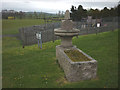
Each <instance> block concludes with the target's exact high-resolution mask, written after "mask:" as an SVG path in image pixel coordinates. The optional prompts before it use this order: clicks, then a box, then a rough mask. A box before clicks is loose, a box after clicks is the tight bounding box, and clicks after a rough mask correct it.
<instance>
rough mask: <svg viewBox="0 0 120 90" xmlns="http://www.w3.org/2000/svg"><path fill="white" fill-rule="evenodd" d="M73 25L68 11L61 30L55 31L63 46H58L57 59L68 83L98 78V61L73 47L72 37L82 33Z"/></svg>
mask: <svg viewBox="0 0 120 90" xmlns="http://www.w3.org/2000/svg"><path fill="white" fill-rule="evenodd" d="M73 25H74V24H73V22H72V20H70V13H69V11H68V10H66V13H65V18H64V20H62V24H61V28H57V29H55V30H54V33H55V35H57V36H60V38H61V45H58V46H56V58H57V59H58V62H59V64H60V67H61V68H62V69H63V70H64V73H65V76H66V78H67V80H68V81H70V82H76V81H81V80H89V79H93V78H95V77H96V72H97V61H96V60H95V59H93V58H92V57H90V56H89V55H87V54H86V53H84V52H83V51H82V50H80V49H78V48H77V47H76V46H74V45H72V37H74V36H77V35H78V33H79V31H80V30H78V29H75V28H73Z"/></svg>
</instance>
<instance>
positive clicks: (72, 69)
mask: <svg viewBox="0 0 120 90" xmlns="http://www.w3.org/2000/svg"><path fill="white" fill-rule="evenodd" d="M72 49H74V50H78V51H79V52H80V53H82V54H83V55H85V57H87V58H88V59H90V60H89V61H77V62H74V61H72V60H71V59H70V58H69V57H68V56H67V54H66V53H65V52H64V51H65V50H72ZM56 58H57V59H58V62H59V64H60V67H61V68H62V69H63V70H64V73H65V76H66V78H67V80H68V81H70V82H77V81H81V80H89V79H93V78H96V73H97V61H96V60H95V59H93V58H92V57H90V56H89V55H87V54H86V53H84V52H83V51H82V50H80V49H78V48H76V46H73V47H69V48H64V47H62V46H61V45H58V46H56Z"/></svg>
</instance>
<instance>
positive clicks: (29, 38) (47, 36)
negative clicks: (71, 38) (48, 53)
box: [19, 22, 118, 46]
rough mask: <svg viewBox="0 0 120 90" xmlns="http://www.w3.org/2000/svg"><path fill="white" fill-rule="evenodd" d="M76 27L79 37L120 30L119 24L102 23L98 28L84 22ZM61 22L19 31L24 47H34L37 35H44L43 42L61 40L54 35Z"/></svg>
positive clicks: (77, 23) (78, 23)
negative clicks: (38, 33) (39, 33)
mask: <svg viewBox="0 0 120 90" xmlns="http://www.w3.org/2000/svg"><path fill="white" fill-rule="evenodd" d="M74 24H75V27H74V28H77V29H79V30H80V33H79V35H84V34H92V33H96V34H97V33H100V32H105V31H110V30H114V29H117V28H118V23H117V22H102V24H101V27H96V26H94V27H93V26H92V25H87V24H86V23H84V22H74ZM60 26H61V22H56V23H49V24H43V25H35V26H31V27H24V28H20V29H19V33H20V37H21V40H22V43H23V46H26V45H32V44H36V43H37V38H36V33H37V32H41V33H42V42H43V43H44V42H48V41H53V42H54V40H57V39H59V37H58V36H55V35H54V29H55V28H59V27H60Z"/></svg>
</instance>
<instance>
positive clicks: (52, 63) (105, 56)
mask: <svg viewBox="0 0 120 90" xmlns="http://www.w3.org/2000/svg"><path fill="white" fill-rule="evenodd" d="M2 44H3V53H2V55H3V57H2V59H3V60H2V61H3V62H2V63H3V64H2V65H3V68H2V69H3V71H2V73H3V77H2V79H3V83H2V84H3V88H52V87H53V88H57V87H58V88H116V87H118V30H115V31H113V32H112V31H110V32H103V33H99V34H98V35H96V34H91V35H84V36H79V38H76V37H75V38H73V44H75V45H76V46H77V47H78V48H79V49H81V50H83V51H84V52H85V53H87V54H88V55H90V56H91V57H93V58H94V59H96V60H97V61H98V71H97V77H96V78H95V79H92V80H85V81H79V82H73V83H71V82H68V81H67V80H66V79H65V78H64V72H63V70H61V69H60V68H59V65H58V63H57V60H56V55H55V46H56V45H59V44H60V40H56V41H55V42H54V43H53V42H47V43H44V44H43V48H42V49H40V48H38V46H37V44H36V45H32V46H26V47H25V48H24V49H23V48H22V44H21V42H20V41H19V40H17V39H16V38H13V37H4V38H3V43H2Z"/></svg>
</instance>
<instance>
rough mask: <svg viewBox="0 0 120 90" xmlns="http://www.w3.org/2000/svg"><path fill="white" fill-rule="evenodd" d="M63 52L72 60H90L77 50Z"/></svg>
mask: <svg viewBox="0 0 120 90" xmlns="http://www.w3.org/2000/svg"><path fill="white" fill-rule="evenodd" d="M64 52H65V53H66V54H67V56H68V57H69V58H70V59H71V60H72V61H73V62H79V61H90V60H91V59H89V58H88V57H86V56H85V55H84V54H82V53H81V52H79V51H78V50H74V49H73V50H64Z"/></svg>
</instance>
